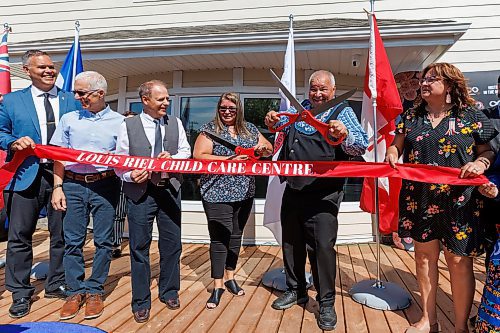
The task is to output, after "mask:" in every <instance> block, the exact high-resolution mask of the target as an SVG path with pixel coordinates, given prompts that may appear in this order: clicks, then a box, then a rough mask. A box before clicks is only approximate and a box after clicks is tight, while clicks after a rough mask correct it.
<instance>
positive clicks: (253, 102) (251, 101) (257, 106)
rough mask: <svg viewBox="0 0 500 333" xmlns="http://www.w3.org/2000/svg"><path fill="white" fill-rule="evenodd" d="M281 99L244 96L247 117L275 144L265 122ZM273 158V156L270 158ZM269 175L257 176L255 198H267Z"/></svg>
mask: <svg viewBox="0 0 500 333" xmlns="http://www.w3.org/2000/svg"><path fill="white" fill-rule="evenodd" d="M279 108H280V99H279V98H276V97H268V98H262V97H245V98H243V109H244V110H245V119H246V121H248V122H251V123H252V124H254V125H255V126H257V128H258V129H259V131H260V133H262V135H263V136H264V137H265V138H266V139H268V140H269V141H270V142H271V143H272V144H274V133H272V132H270V131H269V130H268V129H267V126H266V125H265V124H264V117H265V116H266V114H267V113H268V112H269V111H272V110H279ZM268 159H271V158H268ZM268 179H269V177H267V176H256V177H255V198H257V199H265V198H266V192H267V182H268Z"/></svg>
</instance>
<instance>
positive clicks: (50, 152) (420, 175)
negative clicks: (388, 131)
mask: <svg viewBox="0 0 500 333" xmlns="http://www.w3.org/2000/svg"><path fill="white" fill-rule="evenodd" d="M30 155H36V156H37V157H39V158H47V159H51V160H58V161H68V162H77V163H81V164H98V165H106V166H110V167H114V168H119V169H125V170H133V169H146V170H148V171H165V172H174V173H197V174H202V173H210V174H229V175H257V176H278V175H280V176H299V177H396V178H403V179H408V180H413V181H419V182H432V183H436V184H450V185H481V184H484V183H487V182H488V179H487V178H486V177H485V176H479V177H476V178H467V179H461V178H459V174H460V169H456V168H448V167H439V166H430V165H423V164H398V165H397V168H396V169H393V168H391V167H390V166H389V165H388V164H387V163H380V162H379V163H374V162H350V161H349V162H348V161H341V162H305V161H301V162H292V161H256V160H247V161H232V160H218V161H215V160H214V161H212V160H194V159H185V160H175V159H157V158H148V157H137V156H125V155H114V154H101V153H93V152H88V151H81V150H73V149H68V148H61V147H55V146H45V145H36V147H35V149H25V150H22V151H19V152H17V153H15V154H14V158H13V159H12V161H10V162H9V163H6V164H5V165H4V166H2V167H1V168H0V190H3V189H4V188H5V187H6V186H7V185H8V183H9V182H10V180H11V179H12V177H13V176H14V174H15V172H16V170H17V168H18V167H19V166H20V165H21V163H22V162H23V161H24V159H25V158H26V157H28V156H30Z"/></svg>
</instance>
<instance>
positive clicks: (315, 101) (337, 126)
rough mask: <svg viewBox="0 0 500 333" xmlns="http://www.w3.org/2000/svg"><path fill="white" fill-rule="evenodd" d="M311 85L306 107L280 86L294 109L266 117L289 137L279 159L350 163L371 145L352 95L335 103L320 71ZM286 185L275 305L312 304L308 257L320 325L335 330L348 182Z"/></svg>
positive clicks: (327, 76)
mask: <svg viewBox="0 0 500 333" xmlns="http://www.w3.org/2000/svg"><path fill="white" fill-rule="evenodd" d="M273 74H274V73H273ZM278 84H280V82H279V79H278ZM309 86H310V88H309V99H308V100H305V101H303V102H302V104H300V103H298V102H297V100H296V99H295V98H294V96H290V94H289V93H288V92H287V91H286V88H284V87H283V86H282V85H281V84H280V87H281V89H282V91H283V92H284V93H285V95H286V96H287V97H288V99H289V100H290V103H291V105H292V106H293V107H292V108H290V110H288V112H289V113H287V114H286V115H280V114H278V113H276V112H274V111H271V112H269V113H268V114H267V115H266V118H265V123H266V125H267V126H269V127H270V129H272V128H274V129H277V128H279V129H282V130H283V131H284V132H285V135H286V136H285V139H284V143H283V147H282V148H281V153H280V157H279V159H280V160H290V161H336V160H345V159H347V157H348V156H347V155H351V156H359V155H362V154H363V153H364V152H365V149H366V147H367V146H368V138H367V135H366V133H365V131H364V130H363V128H362V127H361V125H360V124H359V122H358V119H357V118H356V115H355V114H354V111H353V110H352V108H351V107H349V106H348V105H347V103H346V102H344V101H343V99H345V98H347V97H349V96H339V97H337V98H334V97H335V78H334V76H333V74H332V73H330V72H328V71H317V72H314V73H313V74H312V75H311V77H310V79H309ZM287 93H288V94H287ZM352 93H353V92H351V93H350V95H352ZM345 95H349V94H345ZM335 104H336V105H335ZM293 113H295V114H297V113H298V114H299V116H298V117H297V116H295V115H293ZM284 125H285V126H284ZM281 180H282V181H285V180H286V188H285V192H284V194H283V200H282V206H281V225H282V230H283V235H282V237H283V258H284V263H285V272H286V280H287V291H285V293H283V294H282V295H281V296H280V297H278V298H277V299H276V300H275V301H274V302H273V304H272V307H273V308H274V309H276V310H284V309H288V308H290V307H291V306H293V305H295V304H305V303H307V301H308V300H309V296H308V295H307V291H306V280H305V263H306V255H307V254H308V255H309V261H310V263H311V270H312V275H313V280H314V286H315V288H316V291H317V293H318V294H317V296H316V299H317V301H318V302H319V316H318V317H317V322H318V326H319V327H320V328H321V329H323V330H333V329H335V327H336V324H337V315H336V313H335V310H334V302H335V276H336V261H337V259H336V252H335V242H336V240H337V229H338V221H337V215H338V211H339V208H340V203H341V202H342V199H343V197H344V192H343V185H344V182H345V179H343V178H313V177H283V178H282V179H281Z"/></svg>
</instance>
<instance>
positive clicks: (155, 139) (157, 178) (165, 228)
mask: <svg viewBox="0 0 500 333" xmlns="http://www.w3.org/2000/svg"><path fill="white" fill-rule="evenodd" d="M139 96H140V98H141V102H142V106H143V113H141V114H139V115H137V116H134V117H131V118H127V119H125V121H124V122H123V123H122V125H121V128H120V132H119V135H118V142H117V147H116V153H117V154H123V155H131V156H147V157H155V158H174V159H175V158H177V159H183V158H189V157H190V156H191V148H190V146H189V143H188V141H187V137H186V132H185V131H184V128H183V127H182V123H181V121H180V120H179V119H178V118H176V117H174V116H172V115H167V108H168V106H169V104H170V98H169V95H168V91H167V87H166V85H165V83H163V82H162V81H159V80H152V81H148V82H145V83H143V84H142V85H141V86H140V87H139ZM116 172H117V174H118V175H119V176H120V177H121V178H122V180H123V181H124V183H123V191H124V192H125V195H126V196H127V204H128V213H127V214H128V215H127V216H128V224H129V240H130V262H131V275H132V312H133V313H134V319H135V320H136V321H137V322H139V323H142V322H145V321H147V320H148V319H149V312H150V309H151V292H150V289H149V287H150V279H151V269H150V263H149V247H150V245H151V239H152V230H153V221H154V219H155V218H156V221H157V225H158V233H159V235H158V237H159V241H158V247H159V251H160V278H159V282H158V286H159V298H160V300H161V301H162V302H163V303H165V304H166V306H167V307H168V308H169V309H172V310H175V309H178V308H179V307H180V303H179V293H178V292H179V288H180V265H179V260H180V256H181V190H180V186H181V182H182V178H181V176H180V175H177V174H170V173H169V174H167V173H165V172H148V171H146V170H140V169H136V170H132V171H124V170H116Z"/></svg>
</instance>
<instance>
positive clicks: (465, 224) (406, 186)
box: [396, 107, 496, 256]
mask: <svg viewBox="0 0 500 333" xmlns="http://www.w3.org/2000/svg"><path fill="white" fill-rule="evenodd" d="M396 133H398V134H404V136H405V141H404V153H403V161H404V162H405V163H413V164H427V165H439V166H446V167H454V168H460V167H462V166H463V165H465V164H466V163H468V162H471V161H473V160H474V159H475V157H474V147H475V146H476V145H477V144H484V143H487V142H488V141H490V140H491V139H492V138H493V137H494V136H495V135H496V131H495V130H494V128H493V126H492V125H491V124H490V122H489V120H488V119H487V118H486V117H485V116H484V114H483V113H482V112H479V111H476V110H475V109H471V108H467V109H464V110H458V108H456V107H455V108H453V109H451V110H449V111H448V112H447V113H446V115H445V117H444V118H443V119H442V120H441V122H440V123H439V124H437V125H436V126H435V127H432V124H431V121H430V120H429V118H428V115H427V112H425V110H424V109H423V108H422V107H419V108H414V109H410V110H408V111H406V112H405V113H404V114H403V115H402V117H401V121H400V122H399V124H398V125H397V126H396ZM482 205H483V202H482V199H481V197H480V194H479V192H478V191H477V190H475V187H473V186H452V185H446V184H436V183H421V182H415V181H409V180H403V186H402V188H401V193H400V207H401V209H400V217H399V219H400V220H399V235H400V237H412V238H413V239H415V240H416V241H419V242H426V241H431V240H434V239H438V240H441V241H442V242H443V244H444V246H446V248H447V249H448V250H450V251H451V252H453V253H455V254H458V255H464V256H469V255H480V254H481V253H482V252H483V251H484V246H483V241H484V237H483V235H484V227H483V226H482V225H481V224H480V221H479V219H480V215H481V207H482Z"/></svg>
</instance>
